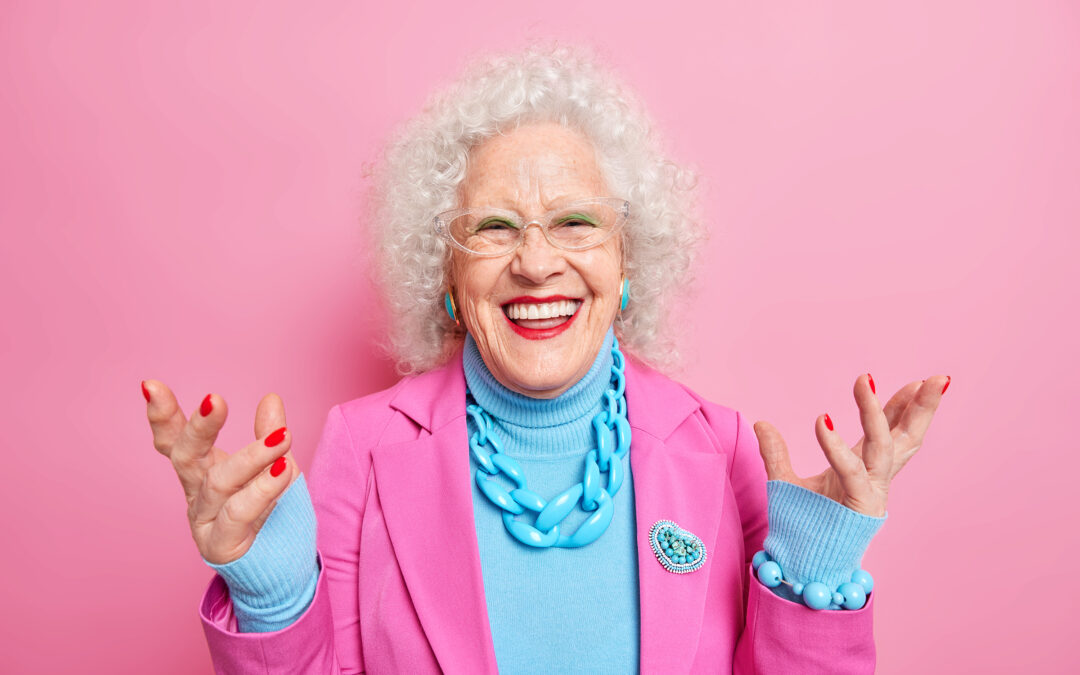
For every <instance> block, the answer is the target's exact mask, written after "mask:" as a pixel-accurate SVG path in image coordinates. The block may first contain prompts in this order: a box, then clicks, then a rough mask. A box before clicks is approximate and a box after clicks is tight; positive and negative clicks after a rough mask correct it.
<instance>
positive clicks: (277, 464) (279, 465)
mask: <svg viewBox="0 0 1080 675" xmlns="http://www.w3.org/2000/svg"><path fill="white" fill-rule="evenodd" d="M284 470H285V455H282V456H281V457H278V458H277V459H275V460H274V465H273V466H271V467H270V475H271V476H273V477H274V478H277V477H278V476H280V475H281V472H282V471H284Z"/></svg>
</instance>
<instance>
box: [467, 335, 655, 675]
mask: <svg viewBox="0 0 1080 675" xmlns="http://www.w3.org/2000/svg"><path fill="white" fill-rule="evenodd" d="M613 339H614V334H613V333H612V332H611V331H608V334H607V336H606V337H605V339H604V344H603V346H602V347H601V348H600V352H599V353H598V354H597V357H596V360H595V361H594V363H593V365H592V367H591V368H590V369H589V372H588V373H586V374H585V376H584V377H583V378H582V379H581V380H580V381H578V382H577V383H576V384H574V385H573V386H572V387H570V388H569V389H567V390H566V391H565V392H564V393H563V394H561V395H560V396H558V397H557V398H553V399H546V400H545V399H535V398H530V397H528V396H523V395H521V394H518V393H516V392H513V391H511V390H509V389H507V388H506V387H504V386H503V385H501V384H499V382H498V381H497V380H496V379H495V378H494V377H493V376H492V375H491V373H490V372H489V371H488V369H487V366H486V365H485V364H484V360H483V359H482V358H481V357H480V352H479V351H478V349H477V346H476V342H475V341H473V339H472V336H471V335H470V336H468V337H466V339H465V355H464V365H465V382H466V384H467V386H468V388H469V394H470V397H471V398H472V399H474V400H475V402H476V403H478V404H480V406H481V407H482V408H483V409H484V410H485V411H487V413H488V415H490V417H491V418H492V420H493V422H494V424H495V429H496V433H497V434H498V436H499V440H500V441H502V445H503V453H504V454H506V455H509V456H510V457H513V458H514V459H515V460H517V462H518V463H519V464H520V465H521V467H522V470H523V472H524V474H525V477H526V479H527V480H528V488H529V489H530V490H532V491H533V492H536V493H537V494H539V495H540V496H541V497H542V498H543V499H545V500H550V499H552V498H553V497H555V496H556V495H558V494H559V493H560V492H562V491H563V490H565V489H567V488H568V487H570V486H571V485H574V484H575V483H580V482H581V477H582V471H583V469H584V467H585V455H586V454H587V453H588V451H589V450H592V449H595V448H596V438H595V436H594V432H593V429H592V419H593V417H595V416H596V415H597V413H599V412H600V411H601V409H602V408H601V403H602V401H603V394H604V391H605V390H606V389H607V388H608V387H609V386H610V384H611V365H612V357H611V345H612V340H613ZM470 402H472V401H470ZM475 430H476V429H475V427H474V426H472V420H471V419H470V420H469V433H470V435H471V434H472V432H473V431H475ZM630 452H633V445H632V443H631V450H630ZM612 461H622V463H623V468H624V469H625V476H626V477H625V480H624V481H623V484H622V487H621V488H620V489H619V491H618V493H616V494H615V497H614V500H613V501H614V502H615V515H614V517H613V518H612V521H611V525H609V526H608V529H607V530H606V531H605V532H604V534H602V535H601V536H600V538H599V539H597V540H596V541H594V542H593V543H591V544H588V545H587V546H582V547H581V548H533V547H531V546H527V545H525V544H522V543H520V542H518V541H517V540H516V539H514V538H513V537H511V536H510V534H509V532H507V531H506V527H505V526H504V525H503V521H502V510H501V509H499V508H498V507H497V506H495V505H494V504H492V503H491V502H490V501H488V499H487V498H486V497H484V496H483V495H482V494H481V493H480V490H479V489H476V490H473V513H474V514H475V519H476V535H477V540H478V542H479V545H480V564H481V569H482V570H483V576H484V595H485V596H486V597H487V608H488V618H489V620H490V624H491V637H492V641H493V642H494V644H495V660H496V661H497V662H498V665H499V672H500V673H530V672H537V664H538V663H542V664H544V668H543V669H544V670H545V671H546V672H555V673H562V672H582V671H588V672H590V673H633V672H637V670H638V651H639V650H638V635H639V631H638V617H639V615H640V612H639V610H638V565H637V542H636V536H635V531H636V530H635V523H634V521H635V518H634V480H633V476H632V475H631V471H630V455H629V454H627V455H626V456H625V457H623V459H622V460H618V459H617V458H614V457H613V458H612ZM477 468H478V466H477V464H476V461H475V460H473V461H472V462H471V463H470V476H468V477H467V478H469V479H471V478H472V475H471V474H472V473H474V472H475V471H476V469H477ZM505 486H506V487H510V488H513V487H515V486H514V485H513V484H512V483H506V485H505ZM590 515H592V512H590V511H585V510H583V509H582V508H581V506H580V504H579V505H578V507H577V508H576V509H574V510H573V511H571V512H570V515H569V516H567V517H566V519H565V520H564V521H563V522H562V523H561V524H560V526H559V530H560V531H561V532H565V533H573V532H574V531H575V530H576V529H577V526H578V525H579V524H580V523H581V522H582V521H584V520H585V519H586V518H587V517H588V516H590ZM520 519H525V520H527V519H526V518H525V517H524V516H522V517H521V518H520ZM597 608H603V610H602V611H598V610H597Z"/></svg>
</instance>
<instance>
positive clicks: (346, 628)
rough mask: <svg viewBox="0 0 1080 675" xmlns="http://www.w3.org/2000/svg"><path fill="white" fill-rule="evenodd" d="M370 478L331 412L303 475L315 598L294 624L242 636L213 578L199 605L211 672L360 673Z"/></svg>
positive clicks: (337, 411)
mask: <svg viewBox="0 0 1080 675" xmlns="http://www.w3.org/2000/svg"><path fill="white" fill-rule="evenodd" d="M365 457H367V455H365ZM369 473H370V461H362V460H361V458H360V456H359V453H358V452H357V447H356V445H355V444H354V443H353V439H352V436H351V434H350V432H349V428H348V424H347V422H346V420H345V416H344V415H343V414H342V412H341V408H340V406H334V407H333V408H332V409H331V410H330V412H329V414H328V415H327V419H326V424H325V426H324V427H323V432H322V436H321V438H320V439H319V443H318V446H317V447H316V449H315V455H314V458H313V460H312V466H311V470H310V471H309V472H308V483H309V485H310V486H311V499H312V504H313V505H314V507H315V515H316V518H317V520H318V547H317V555H318V559H319V578H318V582H317V584H316V586H315V597H314V598H313V599H312V601H311V604H310V605H309V606H308V608H307V610H306V611H305V612H304V613H303V614H302V615H301V616H300V618H298V619H297V620H296V621H295V622H293V623H292V624H290V625H289V626H287V627H285V628H283V629H281V630H278V631H273V632H269V633H241V632H239V631H238V629H237V622H236V616H235V613H234V611H233V605H232V601H231V599H230V598H229V588H228V586H227V585H226V584H225V580H224V579H222V578H221V576H220V575H215V576H214V579H213V580H212V581H211V582H210V585H209V587H208V588H207V589H206V592H205V593H204V595H203V599H202V602H201V603H200V605H199V616H200V619H201V620H202V625H203V631H204V632H205V633H206V641H207V645H208V646H209V648H210V656H211V658H212V660H213V662H214V671H215V672H217V673H245V674H247V673H266V674H270V673H273V674H278V673H280V674H282V675H284V674H285V673H304V674H311V675H327V674H330V675H337V674H353V673H362V672H363V653H362V650H361V645H360V625H359V595H358V592H359V574H358V560H359V555H360V524H361V521H362V518H363V508H364V504H365V502H366V493H367V487H368V481H369V478H370V476H369Z"/></svg>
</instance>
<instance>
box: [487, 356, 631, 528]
mask: <svg viewBox="0 0 1080 675" xmlns="http://www.w3.org/2000/svg"><path fill="white" fill-rule="evenodd" d="M611 356H612V359H613V363H612V366H611V388H610V389H608V390H607V391H605V392H604V409H603V410H601V411H600V412H599V413H597V415H596V416H595V417H593V420H592V426H593V433H594V434H595V435H596V450H590V451H589V453H588V455H586V457H585V471H584V473H583V476H582V479H581V482H580V483H575V484H574V485H571V486H570V487H569V488H567V489H566V490H564V491H563V492H562V493H561V494H559V495H558V496H557V497H555V498H554V499H552V500H551V501H544V499H543V498H542V497H541V496H540V495H538V494H536V493H535V492H533V491H532V490H530V489H529V488H528V483H527V482H526V480H525V473H524V472H523V471H522V470H521V465H520V464H518V463H517V462H516V461H514V459H513V458H511V457H509V456H507V455H504V454H502V443H501V442H500V441H499V438H498V436H497V435H496V434H495V424H494V422H492V421H491V418H490V417H488V414H487V411H485V410H484V409H483V408H481V407H480V406H479V405H476V404H471V405H468V406H466V408H465V410H466V412H467V413H468V414H469V418H470V419H471V420H472V422H473V426H475V427H476V431H474V432H473V433H472V435H471V436H470V437H469V449H470V450H471V452H472V456H473V459H475V460H476V463H477V464H478V465H479V467H480V468H478V469H477V470H476V474H475V478H476V485H477V487H479V488H480V492H481V493H482V494H483V495H484V496H485V497H487V498H488V501H490V502H491V503H492V504H494V505H495V506H498V507H499V508H500V509H502V519H503V525H505V526H506V529H507V531H509V532H510V534H511V535H512V536H513V537H514V538H515V539H517V540H518V541H520V542H521V543H523V544H527V545H529V546H535V547H537V548H549V547H552V546H555V547H558V548H577V547H579V546H585V545H587V544H591V543H593V542H594V541H596V540H597V539H599V538H600V535H602V534H603V533H604V532H605V531H606V530H607V528H608V525H610V524H611V519H612V518H613V517H614V515H615V502H614V500H613V499H612V497H614V496H615V495H616V494H617V493H618V492H619V488H620V487H622V483H623V470H624V469H623V462H622V460H623V458H624V457H626V455H627V454H628V453H629V452H630V423H629V422H627V421H626V377H625V373H626V359H625V358H623V354H622V352H620V351H619V341H618V340H617V339H613V342H612V345H611ZM613 436H614V438H613ZM485 447H488V448H490V449H491V450H492V453H491V454H486V453H485V452H484V450H483V449H484V448H485ZM612 456H614V457H615V458H616V459H617V460H618V461H615V462H612V461H611V457H612ZM601 472H606V473H607V485H606V486H603V485H601V484H600V483H601ZM500 473H501V474H503V475H504V476H506V477H507V478H508V479H510V480H511V481H512V482H513V483H514V485H516V486H517V487H516V488H515V489H513V490H510V491H507V490H506V489H505V488H504V487H503V486H501V485H499V484H498V483H497V482H495V481H493V480H491V478H490V477H489V476H495V475H497V474H500ZM578 502H580V503H581V508H583V509H584V510H586V511H593V512H594V513H593V514H592V515H591V516H589V517H588V519H586V520H585V522H583V523H582V524H581V525H579V526H578V528H577V530H575V531H574V532H573V534H563V533H562V532H560V531H559V524H560V523H562V521H563V519H564V518H566V517H567V516H568V515H570V513H571V512H572V511H573V510H574V508H575V507H577V505H578ZM525 511H532V512H534V513H536V514H537V516H536V520H535V522H534V524H533V525H529V524H528V523H526V522H523V521H520V520H517V519H516V518H514V516H517V515H521V514H522V513H524V512H525Z"/></svg>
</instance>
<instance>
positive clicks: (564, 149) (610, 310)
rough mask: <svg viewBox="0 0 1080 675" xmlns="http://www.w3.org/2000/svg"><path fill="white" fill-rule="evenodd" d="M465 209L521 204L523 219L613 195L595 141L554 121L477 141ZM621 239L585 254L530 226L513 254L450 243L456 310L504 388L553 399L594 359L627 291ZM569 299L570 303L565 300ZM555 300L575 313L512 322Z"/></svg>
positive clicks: (464, 189) (463, 192) (466, 184)
mask: <svg viewBox="0 0 1080 675" xmlns="http://www.w3.org/2000/svg"><path fill="white" fill-rule="evenodd" d="M460 194H461V199H462V207H477V206H488V207H497V208H503V209H509V210H513V211H517V212H518V213H519V214H521V215H522V216H523V217H524V218H525V220H526V222H528V221H531V220H533V219H539V218H540V217H541V216H542V215H543V214H544V213H546V212H547V211H549V210H551V209H553V208H556V207H558V206H559V205H560V204H562V203H564V202H569V201H574V200H578V199H586V198H590V197H609V196H613V195H610V194H609V193H608V188H607V185H606V184H605V183H604V180H603V178H602V176H601V174H600V169H599V167H598V166H597V164H596V159H595V157H594V154H593V148H592V144H591V143H590V142H589V140H588V139H587V138H585V137H584V136H582V135H580V134H579V133H578V132H576V131H573V130H571V129H568V128H566V127H564V126H562V125H560V124H557V123H547V122H544V123H533V124H528V125H523V126H521V127H519V128H518V129H516V130H514V131H512V132H509V133H507V134H505V135H500V136H494V137H492V138H489V139H487V140H485V141H484V142H482V143H480V144H478V145H476V146H474V147H473V148H472V150H471V151H470V153H469V168H468V173H467V175H466V177H465V180H464V182H463V183H462V185H461V193H460ZM621 254H622V251H621V245H620V241H619V236H614V237H612V238H611V239H609V240H608V241H606V242H605V243H603V244H601V245H600V246H596V247H594V248H591V249H588V250H585V251H564V250H561V249H558V248H555V247H553V246H552V245H551V244H549V243H548V242H547V240H546V239H545V238H544V234H543V232H541V231H540V228H539V227H528V228H527V229H526V232H525V241H524V242H523V243H522V245H521V246H520V247H518V249H517V250H516V251H514V252H512V253H508V254H506V255H504V256H500V257H497V258H481V257H477V256H472V255H469V254H467V253H465V252H463V251H459V250H457V249H454V253H453V260H452V261H451V283H452V284H453V286H454V300H455V302H456V303H457V310H458V314H459V316H460V317H461V320H462V321H463V322H464V324H465V328H466V329H467V330H468V331H469V332H470V333H471V334H472V336H473V339H474V340H476V344H477V346H478V347H479V349H480V354H481V356H482V357H483V358H484V363H485V364H487V367H488V369H489V370H490V371H491V373H492V375H494V376H495V378H496V379H497V380H498V381H499V382H501V383H502V384H503V385H504V386H506V387H508V388H509V389H512V390H513V391H516V392H519V393H521V394H525V395H527V396H531V397H533V398H554V397H555V396H558V395H559V394H561V393H563V392H564V391H566V390H567V389H569V388H570V387H571V386H573V384H574V383H575V382H577V381H578V380H579V379H581V378H582V377H584V375H585V373H587V372H588V371H589V368H590V367H591V366H592V364H593V361H594V359H595V358H596V355H597V353H598V352H599V350H600V347H601V345H602V344H603V341H604V336H605V334H606V333H607V330H608V328H610V327H611V324H612V322H613V321H614V320H615V315H616V313H617V312H618V309H619V301H620V299H621V297H622V285H621V284H622V264H621V260H622V257H621ZM563 299H570V300H571V302H572V304H568V303H564V302H563V301H562V300H563ZM546 301H555V302H556V303H559V304H556V305H555V306H554V307H553V309H555V310H556V311H555V312H553V313H554V314H558V313H559V311H560V310H561V311H573V314H572V315H571V316H554V317H552V318H547V319H533V320H529V319H510V313H511V312H512V313H513V315H514V316H517V312H518V310H519V309H521V310H525V308H526V307H527V306H528V305H531V304H535V305H541V306H542V305H543V304H545V302H546Z"/></svg>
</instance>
